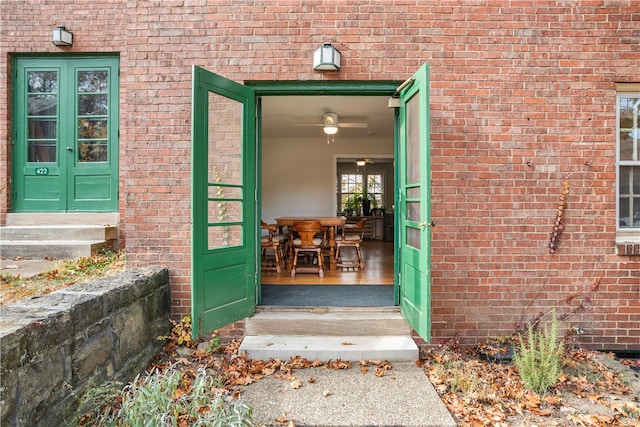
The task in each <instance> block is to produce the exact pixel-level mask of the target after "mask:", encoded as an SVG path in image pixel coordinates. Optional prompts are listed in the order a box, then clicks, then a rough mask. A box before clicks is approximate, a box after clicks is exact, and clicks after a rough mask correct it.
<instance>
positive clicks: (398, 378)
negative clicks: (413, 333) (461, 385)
mask: <svg viewBox="0 0 640 427" xmlns="http://www.w3.org/2000/svg"><path fill="white" fill-rule="evenodd" d="M392 367H393V369H391V370H388V371H386V374H385V375H384V376H381V377H378V376H376V375H375V374H374V368H369V370H368V372H367V373H362V372H361V370H360V367H359V366H358V365H357V364H353V366H352V367H351V368H350V369H343V370H336V369H327V368H324V367H323V368H311V369H301V370H296V371H294V372H293V375H295V377H296V379H295V380H294V379H286V380H285V379H278V378H274V377H273V376H269V377H266V378H263V379H261V380H259V381H256V382H255V383H253V384H250V385H248V386H245V387H242V388H241V391H242V394H241V397H242V399H244V401H245V402H247V403H248V404H250V405H251V406H252V407H253V414H254V420H255V422H256V424H257V425H265V426H283V425H284V426H286V425H287V422H288V420H292V421H294V422H295V425H296V427H300V426H335V427H338V426H404V427H412V426H446V427H454V426H456V422H455V421H454V419H453V417H452V416H451V414H450V413H449V411H448V410H447V408H446V407H445V406H444V404H443V403H442V400H441V399H440V397H439V396H438V394H437V393H436V391H435V389H434V388H433V385H432V384H431V383H430V382H429V380H428V378H427V376H426V374H425V373H424V371H423V370H422V368H420V367H418V366H417V365H416V364H415V363H413V362H398V363H392ZM309 378H313V382H310V381H309ZM296 380H299V381H301V382H302V386H301V387H299V388H294V387H292V383H293V382H294V381H296ZM283 420H287V422H285V423H283V422H282V421H283Z"/></svg>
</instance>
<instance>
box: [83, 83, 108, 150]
mask: <svg viewBox="0 0 640 427" xmlns="http://www.w3.org/2000/svg"><path fill="white" fill-rule="evenodd" d="M108 91H109V72H108V71H78V87H77V97H78V128H77V138H78V139H77V140H78V162H81V163H86V162H107V161H108V160H109V132H108V128H109V93H108Z"/></svg>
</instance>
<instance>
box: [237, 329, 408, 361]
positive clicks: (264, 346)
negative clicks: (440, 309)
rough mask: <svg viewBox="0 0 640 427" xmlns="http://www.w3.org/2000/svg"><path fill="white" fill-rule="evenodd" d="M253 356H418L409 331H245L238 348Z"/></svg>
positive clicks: (354, 358)
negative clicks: (257, 333) (373, 333)
mask: <svg viewBox="0 0 640 427" xmlns="http://www.w3.org/2000/svg"><path fill="white" fill-rule="evenodd" d="M239 351H240V353H241V354H242V353H243V352H246V353H247V357H249V358H250V359H254V360H269V359H274V358H275V359H282V360H288V359H290V358H292V357H295V356H300V357H303V358H305V359H308V360H319V361H321V362H326V361H328V360H336V359H341V360H349V361H358V360H388V361H389V362H407V361H416V360H418V357H419V355H418V346H417V345H416V343H415V342H414V341H413V339H412V338H411V337H410V336H408V335H403V336H398V335H380V336H364V335H360V336H351V335H348V336H340V335H332V336H326V335H324V336H314V335H260V336H255V335H248V336H245V337H244V340H243V341H242V344H241V345H240V349H239Z"/></svg>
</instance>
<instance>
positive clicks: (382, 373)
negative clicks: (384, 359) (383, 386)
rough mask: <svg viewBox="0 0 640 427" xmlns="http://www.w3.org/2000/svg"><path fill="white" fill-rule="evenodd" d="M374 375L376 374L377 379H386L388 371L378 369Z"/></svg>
mask: <svg viewBox="0 0 640 427" xmlns="http://www.w3.org/2000/svg"><path fill="white" fill-rule="evenodd" d="M373 373H374V374H375V376H376V377H384V376H385V374H386V373H387V371H386V370H385V369H382V368H376V370H375V371H373Z"/></svg>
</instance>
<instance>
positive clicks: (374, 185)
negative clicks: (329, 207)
mask: <svg viewBox="0 0 640 427" xmlns="http://www.w3.org/2000/svg"><path fill="white" fill-rule="evenodd" d="M364 182H366V183H367V198H368V199H369V200H371V207H372V208H377V207H382V206H383V202H382V201H383V200H384V176H383V175H382V174H381V173H342V174H340V195H339V200H340V206H339V207H338V208H339V210H340V211H344V210H345V206H347V204H348V201H349V199H353V198H354V197H361V196H362V193H363V192H362V189H363V185H364V184H363V183H364Z"/></svg>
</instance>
